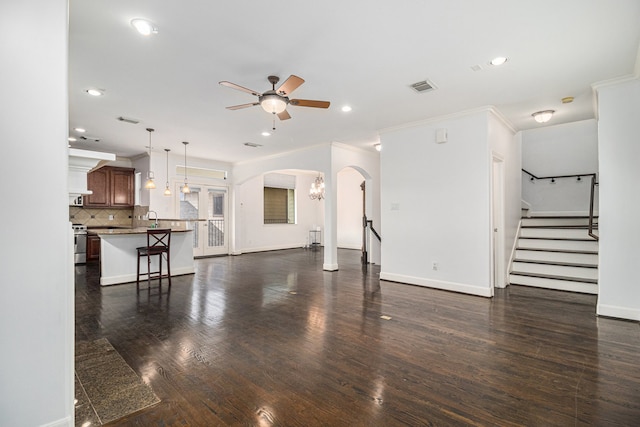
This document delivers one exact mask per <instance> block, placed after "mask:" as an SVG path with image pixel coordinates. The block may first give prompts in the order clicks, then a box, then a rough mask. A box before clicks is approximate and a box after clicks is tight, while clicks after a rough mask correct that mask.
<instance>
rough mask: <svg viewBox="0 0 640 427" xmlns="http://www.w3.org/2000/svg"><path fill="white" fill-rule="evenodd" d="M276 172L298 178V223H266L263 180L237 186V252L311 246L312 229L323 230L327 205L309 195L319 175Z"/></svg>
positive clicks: (253, 180) (259, 177) (260, 178)
mask: <svg viewBox="0 0 640 427" xmlns="http://www.w3.org/2000/svg"><path fill="white" fill-rule="evenodd" d="M274 172H277V173H282V174H287V175H295V177H296V192H295V194H296V219H297V221H296V224H265V223H264V191H263V189H264V178H263V176H262V175H260V176H257V177H255V178H252V179H250V180H248V181H246V182H245V183H244V184H242V185H239V186H237V187H236V201H237V203H238V204H239V209H238V210H237V211H236V214H237V215H238V216H239V218H238V221H239V224H240V225H239V226H240V227H242V231H241V232H240V233H239V234H238V236H237V237H238V241H237V242H236V250H237V252H243V253H244V252H256V251H266V250H274V249H285V248H301V247H303V246H305V245H307V243H308V238H309V230H312V229H314V230H315V229H316V227H318V226H319V227H320V228H321V230H322V231H324V218H323V209H322V208H323V205H324V203H323V202H319V201H317V200H311V199H310V198H309V196H308V194H309V188H310V187H311V182H312V181H313V180H314V179H315V177H316V175H314V174H309V173H304V172H299V171H298V172H296V171H291V170H287V171H274ZM321 234H322V233H321Z"/></svg>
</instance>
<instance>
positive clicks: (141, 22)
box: [131, 18, 158, 36]
mask: <svg viewBox="0 0 640 427" xmlns="http://www.w3.org/2000/svg"><path fill="white" fill-rule="evenodd" d="M131 26H132V27H133V28H135V29H136V31H137V32H139V33H140V34H142V35H143V36H149V35H151V34H158V27H156V24H154V23H153V22H151V21H149V20H148V19H142V18H136V19H132V20H131Z"/></svg>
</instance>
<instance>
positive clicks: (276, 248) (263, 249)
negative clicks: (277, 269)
mask: <svg viewBox="0 0 640 427" xmlns="http://www.w3.org/2000/svg"><path fill="white" fill-rule="evenodd" d="M303 247H304V245H295V244H287V245H276V246H263V247H258V248H243V249H241V250H239V251H238V252H240V254H249V253H254V252H269V251H281V250H284V249H300V248H303Z"/></svg>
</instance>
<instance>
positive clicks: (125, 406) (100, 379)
mask: <svg viewBox="0 0 640 427" xmlns="http://www.w3.org/2000/svg"><path fill="white" fill-rule="evenodd" d="M75 367H76V400H77V403H76V416H75V418H76V425H83V424H84V423H85V422H87V421H90V422H91V425H96V424H97V425H100V424H105V423H108V422H110V421H113V420H117V419H119V418H122V417H124V416H126V415H128V414H131V413H133V412H137V411H139V410H141V409H144V408H147V407H149V406H151V405H155V404H156V403H158V402H160V399H158V397H157V396H156V395H155V393H154V392H153V390H151V387H149V386H148V385H147V384H145V383H144V382H143V381H142V379H140V377H139V376H138V375H137V374H136V372H135V371H134V370H133V369H132V368H131V367H130V366H129V365H128V364H127V362H125V360H124V359H123V358H122V356H120V354H118V352H117V351H116V350H115V349H114V348H113V346H112V345H111V343H109V341H108V340H107V339H106V338H101V339H98V340H96V341H83V342H77V343H76V357H75Z"/></svg>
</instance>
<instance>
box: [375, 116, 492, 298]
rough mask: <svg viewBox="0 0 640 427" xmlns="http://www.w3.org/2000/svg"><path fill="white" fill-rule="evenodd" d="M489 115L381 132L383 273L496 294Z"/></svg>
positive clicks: (391, 277)
mask: <svg viewBox="0 0 640 427" xmlns="http://www.w3.org/2000/svg"><path fill="white" fill-rule="evenodd" d="M488 115H489V113H488V112H487V111H481V112H476V113H470V114H468V115H464V116H459V117H452V118H449V119H442V120H440V121H431V122H428V123H425V124H421V125H416V126H414V127H408V128H404V129H398V130H392V131H388V132H386V133H383V134H382V135H381V141H382V152H381V180H380V181H381V212H382V227H383V229H384V233H383V236H382V237H383V245H382V271H381V274H380V277H381V278H382V279H385V280H394V281H398V282H404V283H412V284H417V285H423V286H431V287H436V288H442V289H449V290H455V291H459V292H466V293H471V294H476V295H483V296H490V295H492V287H491V286H492V284H491V282H490V270H491V268H490V267H491V266H490V254H491V242H490V241H491V234H490V230H491V228H490V227H491V222H490V176H491V155H490V148H489V142H488ZM439 128H445V129H447V130H448V142H447V143H444V144H436V143H435V142H434V141H435V134H436V130H437V129H439ZM433 263H437V264H438V267H437V268H438V269H437V270H434V269H433V268H432V265H433Z"/></svg>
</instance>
